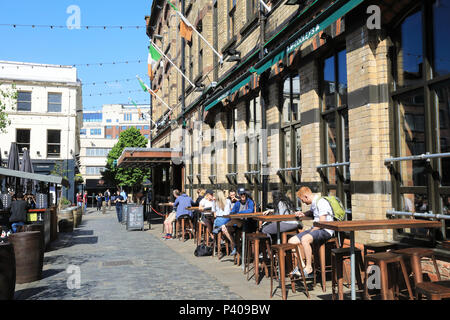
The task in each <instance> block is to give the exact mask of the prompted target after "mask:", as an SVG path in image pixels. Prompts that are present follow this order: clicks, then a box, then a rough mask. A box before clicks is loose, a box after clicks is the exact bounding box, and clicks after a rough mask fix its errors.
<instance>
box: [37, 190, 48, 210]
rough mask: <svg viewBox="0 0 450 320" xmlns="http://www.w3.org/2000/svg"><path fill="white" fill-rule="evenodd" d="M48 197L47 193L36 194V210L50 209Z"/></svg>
mask: <svg viewBox="0 0 450 320" xmlns="http://www.w3.org/2000/svg"><path fill="white" fill-rule="evenodd" d="M47 202H48V196H47V194H45V193H37V194H36V209H47V208H48V203H47Z"/></svg>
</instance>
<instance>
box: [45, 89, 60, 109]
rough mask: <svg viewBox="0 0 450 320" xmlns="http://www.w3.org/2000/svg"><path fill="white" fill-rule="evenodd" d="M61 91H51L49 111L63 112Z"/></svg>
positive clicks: (48, 104)
mask: <svg viewBox="0 0 450 320" xmlns="http://www.w3.org/2000/svg"><path fill="white" fill-rule="evenodd" d="M61 97H62V94H61V93H49V94H48V99H47V100H48V103H47V110H48V112H61Z"/></svg>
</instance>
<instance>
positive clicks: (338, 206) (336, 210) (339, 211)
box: [318, 196, 345, 221]
mask: <svg viewBox="0 0 450 320" xmlns="http://www.w3.org/2000/svg"><path fill="white" fill-rule="evenodd" d="M320 199H325V200H327V201H328V203H329V204H330V207H331V209H332V210H333V218H334V220H337V221H344V220H345V209H344V206H343V205H342V202H341V200H339V198H338V197H336V196H328V197H321V198H319V200H320ZM319 200H318V201H319Z"/></svg>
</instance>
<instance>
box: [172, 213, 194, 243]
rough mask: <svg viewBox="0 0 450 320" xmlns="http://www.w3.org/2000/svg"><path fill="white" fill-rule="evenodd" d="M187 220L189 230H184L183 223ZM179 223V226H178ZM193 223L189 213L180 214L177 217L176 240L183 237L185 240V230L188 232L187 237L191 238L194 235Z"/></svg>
mask: <svg viewBox="0 0 450 320" xmlns="http://www.w3.org/2000/svg"><path fill="white" fill-rule="evenodd" d="M186 220H187V222H188V224H189V227H190V230H186V227H187V225H185V221H186ZM180 225H181V226H180ZM193 229H194V225H193V224H192V220H191V217H190V216H189V215H182V216H180V217H178V219H177V227H176V230H177V233H176V234H177V236H178V240H181V239H183V242H184V241H186V238H185V236H186V232H188V233H189V239H192V238H193V236H194V231H193Z"/></svg>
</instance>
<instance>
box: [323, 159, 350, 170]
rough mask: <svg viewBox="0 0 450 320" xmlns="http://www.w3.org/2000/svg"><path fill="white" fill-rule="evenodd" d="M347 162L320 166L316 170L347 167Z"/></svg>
mask: <svg viewBox="0 0 450 320" xmlns="http://www.w3.org/2000/svg"><path fill="white" fill-rule="evenodd" d="M349 165H350V161H349V162H335V163H330V164H321V165H318V166H317V167H316V169H325V168H332V167H343V166H349Z"/></svg>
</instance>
